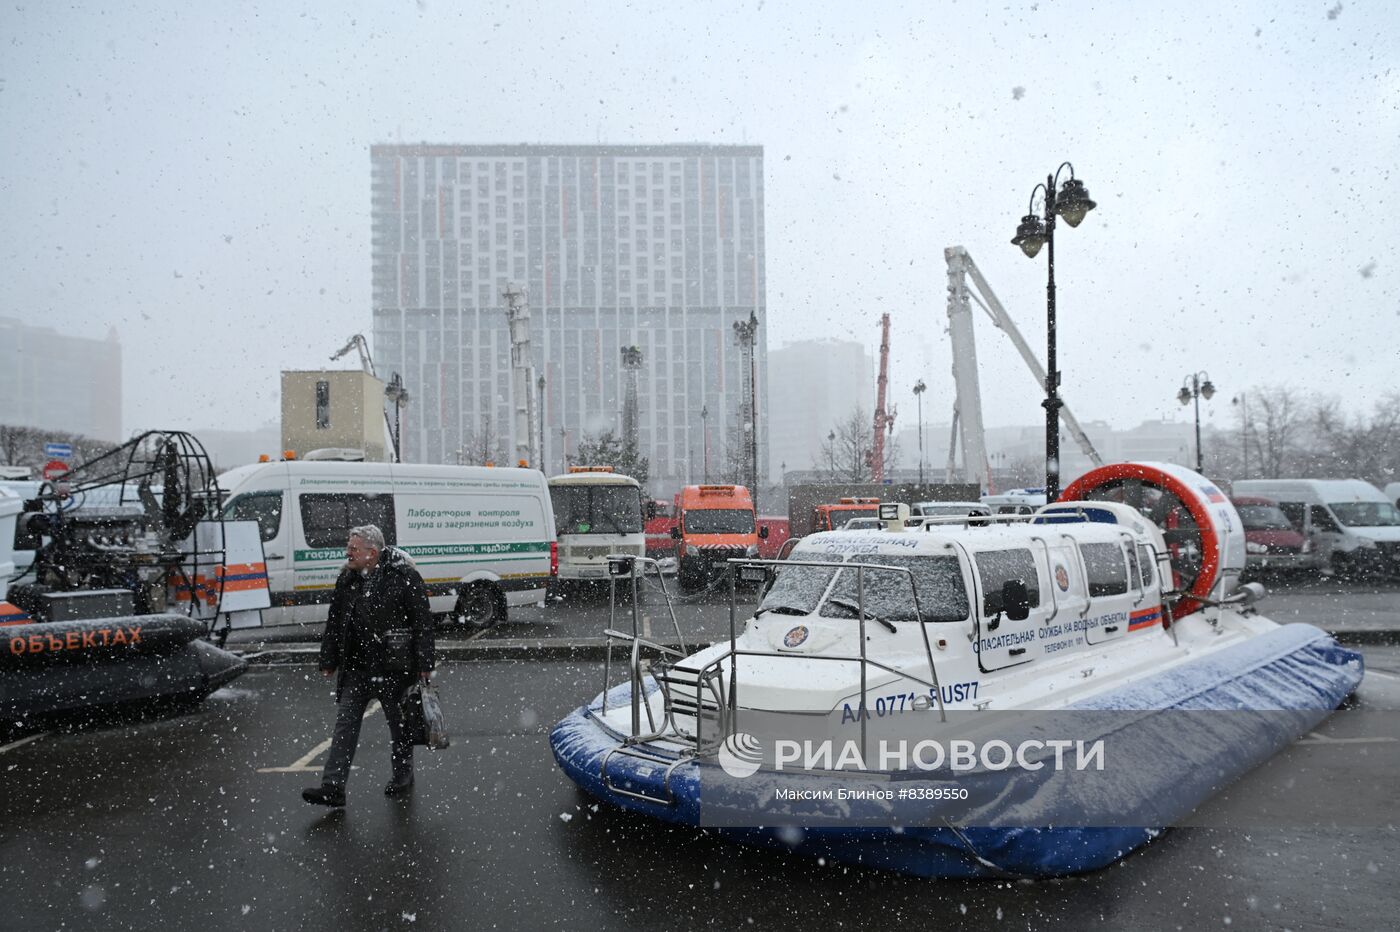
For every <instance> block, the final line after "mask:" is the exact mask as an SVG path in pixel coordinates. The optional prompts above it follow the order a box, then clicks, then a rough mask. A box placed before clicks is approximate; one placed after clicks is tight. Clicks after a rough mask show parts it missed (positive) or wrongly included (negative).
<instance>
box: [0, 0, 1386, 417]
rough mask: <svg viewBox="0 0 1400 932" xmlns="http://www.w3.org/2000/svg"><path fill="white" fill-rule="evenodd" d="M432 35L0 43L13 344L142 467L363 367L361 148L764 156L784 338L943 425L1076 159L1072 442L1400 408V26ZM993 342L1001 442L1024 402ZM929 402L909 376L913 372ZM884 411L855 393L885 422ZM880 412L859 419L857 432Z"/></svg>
mask: <svg viewBox="0 0 1400 932" xmlns="http://www.w3.org/2000/svg"><path fill="white" fill-rule="evenodd" d="M886 7H887V5H884V4H851V3H832V4H825V5H822V4H810V3H809V4H797V3H774V2H753V3H745V4H737V5H721V4H716V3H705V4H683V5H682V4H674V3H654V4H649V3H632V4H626V5H623V4H618V3H592V4H586V5H585V4H564V3H539V4H536V3H513V4H509V5H506V4H475V3H474V4H448V3H442V2H420V3H416V4H415V3H412V2H374V3H326V4H313V5H302V4H297V3H292V2H279V3H271V4H237V5H234V4H175V3H141V2H128V3H120V4H110V5H102V4H81V3H80V4H74V5H73V6H71V7H68V6H62V7H61V6H59V5H57V4H51V3H44V2H38V0H18V2H15V0H11V3H10V4H9V5H7V6H5V7H4V9H3V10H0V42H2V43H3V45H2V46H0V48H3V49H4V52H3V55H0V213H2V214H3V217H4V223H3V224H0V264H3V267H4V268H5V269H6V271H7V273H8V274H7V278H8V282H7V285H8V287H6V288H5V289H4V297H3V298H0V316H13V317H19V318H22V319H25V320H28V321H32V322H42V323H47V324H48V325H51V326H54V327H57V328H59V329H62V330H64V331H68V332H73V333H88V334H91V335H94V336H98V337H100V336H102V335H104V334H105V333H106V332H107V330H108V328H109V327H115V328H116V329H117V331H118V333H119V334H120V336H121V339H122V342H123V344H124V346H125V366H126V372H127V375H126V384H125V393H126V404H125V409H126V416H125V427H126V429H127V430H128V431H131V430H134V429H138V428H147V427H193V428H196V429H197V428H200V427H205V428H213V427H227V428H250V427H254V426H257V425H258V424H260V423H262V422H264V421H267V420H270V419H273V418H275V417H276V415H277V390H278V382H277V373H278V371H279V370H281V369H284V368H312V367H316V366H320V365H322V364H325V363H326V360H327V357H328V356H329V354H330V353H331V352H333V351H334V350H336V349H338V348H339V347H340V345H341V344H342V343H343V342H344V340H345V338H346V337H347V336H348V335H349V334H351V333H353V332H355V331H364V332H366V333H367V332H368V330H369V292H370V288H369V286H370V278H369V277H370V261H369V227H370V224H369V202H370V197H369V194H370V188H369V147H370V145H371V144H372V143H375V142H397V141H404V142H417V141H429V142H442V143H493V142H501V143H515V142H545V143H548V142H559V143H591V142H598V141H602V142H610V143H669V142H713V143H740V142H745V143H749V144H761V145H763V146H764V147H765V156H766V159H765V161H766V172H767V174H766V179H765V184H766V196H767V205H766V208H767V210H766V216H767V268H768V295H767V300H768V308H769V321H768V327H769V337H770V341H771V343H772V344H774V345H778V344H782V343H786V342H790V341H793V340H797V339H801V338H804V337H808V336H826V335H829V336H835V337H846V338H857V339H860V340H863V341H866V342H867V343H868V344H869V345H870V346H871V347H872V349H873V347H874V346H875V344H876V340H877V336H878V331H877V322H878V318H879V314H880V313H881V312H882V311H885V310H888V311H890V312H891V313H892V314H893V316H894V322H895V340H894V343H895V345H894V350H893V360H892V369H893V371H892V394H893V398H894V399H895V400H896V401H897V402H899V404H900V406H901V408H902V410H904V411H908V412H910V413H911V414H912V411H913V408H914V403H913V398H912V396H911V395H910V393H909V388H910V386H912V384H913V382H914V380H915V379H917V378H919V377H923V378H925V379H926V380H927V382H928V384H929V392H928V394H926V395H925V396H924V401H925V417H926V419H927V420H929V421H930V422H933V421H937V420H942V419H946V417H947V412H948V411H949V410H950V409H951V405H952V378H951V375H950V373H949V366H950V360H949V350H948V341H947V337H946V335H945V334H944V332H943V329H944V326H945V321H946V306H945V268H944V264H943V257H942V250H943V248H944V247H945V246H947V245H951V244H962V245H964V246H966V247H967V248H968V249H969V251H970V252H971V253H972V255H973V257H974V258H975V259H976V260H977V262H978V263H979V265H980V266H981V267H982V269H983V271H984V273H985V274H986V275H987V276H988V278H989V279H990V280H991V282H992V284H993V286H994V287H995V288H996V290H997V292H998V294H999V296H1000V297H1001V299H1002V300H1003V302H1004V303H1005V304H1006V305H1007V307H1008V309H1009V310H1010V312H1011V314H1012V316H1013V317H1014V318H1015V319H1016V320H1017V322H1018V323H1019V324H1020V326H1021V329H1022V330H1023V332H1024V333H1025V334H1026V336H1027V338H1028V339H1029V340H1030V342H1031V343H1032V345H1034V346H1036V347H1037V348H1038V352H1041V353H1043V351H1044V303H1045V301H1044V295H1045V256H1044V253H1042V254H1041V256H1040V258H1038V259H1036V260H1034V261H1032V260H1027V259H1026V258H1024V257H1023V256H1022V255H1021V254H1020V252H1019V251H1018V250H1016V249H1015V248H1014V247H1012V246H1011V245H1010V244H1009V240H1010V238H1011V236H1012V235H1013V233H1014V232H1015V226H1016V223H1017V221H1018V220H1019V218H1020V216H1021V214H1023V213H1025V211H1026V205H1027V199H1028V197H1029V195H1030V192H1031V189H1032V188H1033V187H1034V186H1035V185H1036V183H1037V182H1038V181H1043V180H1044V177H1045V174H1046V173H1047V172H1048V171H1053V170H1054V168H1055V167H1056V165H1058V164H1059V163H1060V161H1062V160H1064V159H1069V160H1071V161H1072V162H1073V163H1074V167H1075V169H1076V172H1077V174H1078V176H1079V177H1081V178H1083V179H1084V180H1085V182H1086V184H1087V186H1088V188H1089V191H1090V194H1091V195H1092V196H1093V197H1094V198H1095V199H1096V200H1097V201H1098V203H1099V209H1098V210H1097V211H1095V212H1094V213H1092V214H1091V215H1090V216H1089V218H1088V219H1087V220H1086V221H1085V222H1084V224H1083V225H1082V226H1081V227H1080V228H1079V229H1077V230H1069V229H1067V228H1066V227H1064V226H1063V225H1061V228H1060V235H1059V236H1058V237H1057V246H1058V249H1057V260H1058V261H1057V268H1056V272H1057V279H1058V282H1059V286H1060V288H1059V298H1060V323H1061V338H1060V364H1061V369H1062V370H1063V371H1064V393H1065V395H1066V397H1067V398H1068V400H1069V402H1070V404H1071V406H1072V407H1073V409H1074V410H1075V412H1076V413H1077V414H1078V415H1079V417H1080V419H1081V420H1097V419H1102V420H1107V421H1109V422H1111V423H1113V424H1114V425H1115V426H1124V427H1126V426H1131V425H1133V424H1135V423H1137V422H1138V421H1139V420H1141V419H1143V418H1148V417H1159V416H1168V417H1183V418H1184V417H1185V414H1183V413H1181V412H1180V410H1179V409H1178V406H1177V404H1176V402H1175V401H1174V400H1173V395H1174V394H1175V392H1176V390H1177V388H1178V387H1179V386H1180V384H1181V380H1182V376H1183V375H1185V374H1187V373H1188V372H1190V371H1192V370H1195V369H1206V370H1208V371H1209V373H1210V375H1211V376H1212V378H1213V379H1214V380H1215V382H1216V384H1217V386H1218V388H1219V390H1220V393H1221V394H1220V395H1219V396H1217V398H1216V400H1215V401H1214V402H1213V403H1212V404H1211V405H1209V406H1207V409H1206V414H1207V418H1208V419H1213V420H1214V421H1215V422H1216V423H1219V424H1221V425H1222V426H1223V425H1227V424H1229V423H1231V417H1232V416H1231V414H1230V406H1229V398H1230V396H1231V395H1232V394H1234V393H1236V392H1238V391H1241V390H1244V389H1247V388H1249V387H1250V386H1253V385H1257V384H1261V383H1271V382H1273V383H1276V382H1282V381H1288V382H1292V383H1295V384H1298V385H1300V386H1303V387H1309V388H1316V389H1319V390H1323V391H1326V392H1330V393H1333V394H1336V395H1339V396H1340V397H1341V398H1342V399H1343V400H1344V402H1345V403H1346V404H1347V405H1348V406H1349V407H1351V408H1353V409H1357V410H1359V409H1361V408H1362V407H1366V406H1369V399H1370V398H1371V397H1373V396H1374V395H1375V394H1376V393H1378V392H1381V391H1386V390H1389V389H1391V388H1392V387H1393V386H1395V385H1396V379H1395V376H1394V373H1395V371H1396V367H1397V363H1400V349H1397V347H1400V260H1398V259H1397V258H1396V254H1395V250H1394V245H1393V243H1392V242H1391V241H1390V236H1391V235H1393V231H1394V230H1395V229H1396V224H1397V217H1400V196H1397V191H1400V178H1397V177H1396V173H1397V172H1396V166H1397V165H1398V164H1400V28H1397V26H1400V14H1397V11H1396V7H1395V6H1394V4H1393V3H1392V2H1390V0H1383V2H1382V0H1377V2H1346V3H1344V4H1337V3H1324V2H1317V3H1290V4H1280V3H1277V2H1276V0H1275V2H1258V3H1239V4H1229V3H1214V2H1211V3H1191V4H1152V5H1146V4H1127V3H1098V4H1095V3H1085V2H1069V3H1055V2H1048V0H1040V2H1038V3H1036V2H1029V3H1026V2H1016V3H1008V4H983V3H976V2H967V3H908V4H906V5H905V8H904V9H893V8H886ZM986 323H987V322H986V321H985V319H979V320H978V328H979V329H978V338H979V344H978V347H979V356H980V359H981V363H982V373H983V375H982V386H983V395H984V409H985V414H986V420H987V423H988V424H989V425H1005V424H1035V423H1037V422H1038V421H1039V420H1040V419H1041V418H1042V417H1043V414H1042V411H1041V409H1040V407H1039V404H1038V402H1039V392H1038V389H1037V388H1036V386H1035V385H1034V384H1033V382H1032V380H1031V377H1030V375H1029V374H1028V373H1027V372H1026V371H1025V369H1024V367H1023V366H1022V364H1021V363H1020V361H1019V359H1018V358H1017V357H1016V356H1015V354H1014V351H1013V350H1012V349H1011V347H1010V345H1009V343H1008V342H1007V341H1006V340H1005V339H1004V338H1002V337H1001V335H1000V334H998V333H996V332H995V331H994V330H993V329H992V328H991V327H990V326H986V325H985V324H986ZM926 347H927V358H928V360H929V363H928V365H925V357H926V349H925V348H926ZM873 391H874V387H873V386H872V387H871V394H872V395H873ZM862 400H863V401H864V403H865V404H866V406H867V407H869V405H870V401H871V399H870V398H869V397H867V398H865V399H862Z"/></svg>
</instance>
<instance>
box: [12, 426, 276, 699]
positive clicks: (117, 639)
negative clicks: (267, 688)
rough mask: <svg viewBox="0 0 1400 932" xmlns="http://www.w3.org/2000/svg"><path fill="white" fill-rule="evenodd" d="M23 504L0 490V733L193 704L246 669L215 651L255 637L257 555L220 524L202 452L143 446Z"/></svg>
mask: <svg viewBox="0 0 1400 932" xmlns="http://www.w3.org/2000/svg"><path fill="white" fill-rule="evenodd" d="M29 491H30V493H31V494H30V495H29V496H28V497H26V498H25V499H24V500H21V499H20V498H19V497H18V496H16V495H15V494H14V493H13V492H11V491H9V490H7V489H3V488H0V723H7V724H14V723H23V722H27V721H31V720H33V719H35V718H38V717H47V716H50V715H56V714H62V713H67V712H72V711H75V710H79V709H86V708H90V707H98V706H104V707H105V706H118V705H128V704H132V703H145V702H149V701H151V700H176V701H191V702H193V701H198V700H200V699H202V698H204V697H205V696H207V695H208V694H209V693H211V692H213V691H214V690H215V689H217V688H219V687H220V686H222V685H223V684H225V683H227V682H229V681H230V680H232V679H234V678H235V677H237V676H238V675H239V674H241V673H243V672H244V670H246V669H247V666H248V664H247V661H246V660H244V659H243V658H241V657H239V656H237V655H235V654H233V653H231V652H229V651H226V650H224V649H223V648H222V641H220V643H219V644H215V643H213V640H214V638H216V637H221V635H222V634H226V633H227V631H228V630H229V628H231V627H242V626H251V625H256V624H258V623H260V619H261V615H260V610H261V609H262V608H264V607H266V606H267V605H268V604H269V603H268V586H267V571H266V567H265V564H264V558H263V554H262V544H261V540H260V539H259V536H258V528H257V525H256V524H255V523H254V522H231V521H230V522H225V521H222V520H220V519H219V518H218V508H219V499H218V489H217V485H216V484H214V472H213V468H212V464H211V463H210V461H209V458H208V456H207V454H205V452H204V450H203V447H202V446H201V445H200V444H199V442H198V441H197V440H195V439H194V438H193V437H191V436H189V435H188V434H183V433H180V432H168V433H151V434H143V435H141V436H139V437H136V438H134V439H133V440H131V441H130V442H128V443H127V444H124V445H122V446H120V447H117V448H115V449H114V450H112V451H110V452H108V453H106V454H103V455H101V456H98V457H96V458H94V459H92V460H89V461H87V462H85V463H82V464H80V465H79V466H77V467H75V468H74V469H72V470H71V471H69V472H67V474H66V475H61V476H60V475H55V476H54V477H53V478H52V479H50V480H46V481H45V482H44V483H42V484H41V485H39V486H38V487H37V488H35V489H33V490H29ZM12 541H13V542H14V543H15V546H16V547H17V548H20V549H22V550H23V551H24V557H25V559H24V560H23V561H22V562H23V564H24V566H23V569H22V570H21V571H20V572H19V573H18V574H16V568H15V562H16V561H15V560H14V559H13V554H12V553H11V549H10V545H11V542H12ZM219 622H222V623H223V625H224V627H223V631H222V632H221V633H219V634H216V632H215V628H216V624H217V623H219Z"/></svg>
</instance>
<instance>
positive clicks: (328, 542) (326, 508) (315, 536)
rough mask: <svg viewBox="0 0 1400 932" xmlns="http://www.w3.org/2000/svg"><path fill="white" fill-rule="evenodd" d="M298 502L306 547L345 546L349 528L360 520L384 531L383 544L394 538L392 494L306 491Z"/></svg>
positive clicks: (357, 525)
mask: <svg viewBox="0 0 1400 932" xmlns="http://www.w3.org/2000/svg"><path fill="white" fill-rule="evenodd" d="M300 505H301V527H302V532H303V533H304V534H305V536H306V545H307V546H308V547H314V548H316V549H322V548H327V547H344V546H345V544H346V541H347V540H348V539H349V537H350V529H351V528H352V527H359V526H360V525H362V524H373V525H377V526H378V527H379V529H380V530H381V531H383V532H384V543H385V544H392V543H394V542H395V540H396V536H395V533H394V496H392V495H361V494H321V493H305V494H303V495H302V496H301V502H300Z"/></svg>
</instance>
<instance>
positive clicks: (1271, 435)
mask: <svg viewBox="0 0 1400 932" xmlns="http://www.w3.org/2000/svg"><path fill="white" fill-rule="evenodd" d="M1249 400H1250V404H1251V408H1250V424H1249V425H1248V427H1247V429H1246V431H1245V433H1246V435H1253V437H1254V439H1255V442H1256V443H1257V444H1258V448H1259V463H1260V475H1262V476H1264V477H1265V478H1268V479H1277V478H1279V477H1281V476H1283V475H1284V473H1285V472H1286V471H1287V470H1288V467H1289V465H1290V459H1291V458H1292V457H1294V455H1295V454H1296V452H1297V450H1296V446H1297V443H1298V440H1299V437H1298V435H1299V433H1300V432H1301V429H1302V427H1303V423H1304V419H1305V417H1306V408H1307V405H1306V404H1305V403H1304V401H1303V399H1302V397H1301V396H1300V395H1299V393H1298V391H1297V390H1296V389H1293V388H1290V387H1288V386H1286V385H1275V386H1265V387H1263V388H1258V389H1255V390H1254V392H1253V393H1252V394H1251V395H1250V396H1249Z"/></svg>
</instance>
